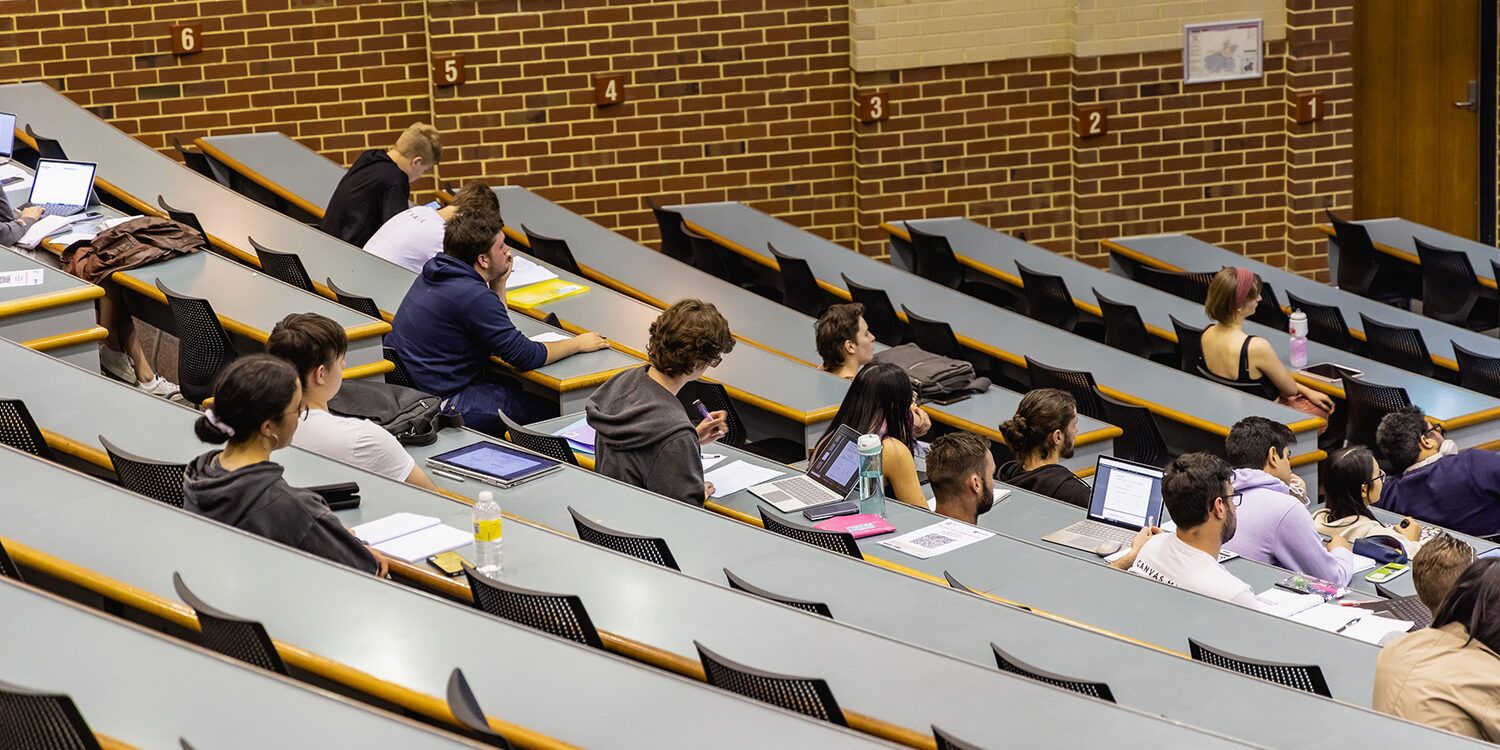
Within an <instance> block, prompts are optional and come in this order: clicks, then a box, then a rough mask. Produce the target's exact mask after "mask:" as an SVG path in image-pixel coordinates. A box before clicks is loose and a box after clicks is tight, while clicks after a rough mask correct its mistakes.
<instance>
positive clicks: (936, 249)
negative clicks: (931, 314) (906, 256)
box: [906, 224, 1021, 348]
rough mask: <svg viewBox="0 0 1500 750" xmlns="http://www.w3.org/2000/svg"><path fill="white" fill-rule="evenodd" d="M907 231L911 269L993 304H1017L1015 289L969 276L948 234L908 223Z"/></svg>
mask: <svg viewBox="0 0 1500 750" xmlns="http://www.w3.org/2000/svg"><path fill="white" fill-rule="evenodd" d="M906 231H907V233H908V234H910V235H911V245H912V265H913V269H912V270H914V271H915V272H916V274H917V275H918V276H921V277H922V278H924V279H927V280H928V281H931V282H934V283H937V284H942V285H943V286H946V287H948V288H949V289H956V290H958V291H959V292H962V293H964V294H967V295H969V296H970V297H975V298H977V299H982V300H984V301H985V302H988V303H990V304H992V305H998V306H1000V307H1005V308H1010V309H1012V310H1014V309H1016V308H1017V307H1018V306H1019V305H1020V302H1021V298H1020V297H1019V296H1018V295H1016V294H1015V293H1014V292H1011V291H1010V290H1008V289H1005V288H1003V287H1001V286H999V285H998V284H992V283H988V282H985V281H980V280H973V279H970V278H969V274H968V273H967V272H966V271H964V267H963V264H961V263H959V262H958V256H957V255H955V254H954V252H953V245H951V244H949V242H948V238H947V237H944V236H942V235H940V234H930V233H928V232H923V231H921V230H919V229H913V228H912V226H911V224H907V225H906ZM923 348H926V347H923Z"/></svg>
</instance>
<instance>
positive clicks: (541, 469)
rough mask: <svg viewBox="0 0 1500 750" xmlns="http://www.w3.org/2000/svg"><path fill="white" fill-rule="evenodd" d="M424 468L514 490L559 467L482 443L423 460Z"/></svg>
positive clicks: (549, 460)
mask: <svg viewBox="0 0 1500 750" xmlns="http://www.w3.org/2000/svg"><path fill="white" fill-rule="evenodd" d="M427 465H428V466H430V467H432V468H435V469H441V470H443V471H446V472H451V473H453V474H458V475H461V476H465V477H471V478H473V479H478V480H479V481H481V482H484V483H486V484H493V485H495V486H496V487H500V488H508V487H514V486H516V485H518V484H521V483H522V482H529V481H531V480H533V479H536V478H537V477H539V476H543V475H545V474H550V473H552V472H554V471H557V470H558V469H560V468H562V464H560V463H559V462H557V461H554V460H552V459H550V458H545V457H543V456H537V455H534V454H531V453H527V452H525V451H522V450H518V449H516V448H512V447H510V446H508V445H501V444H499V443H490V442H485V441H480V442H477V443H474V444H473V445H466V446H464V447H462V448H459V449H457V450H451V451H448V452H447V453H440V454H438V455H436V456H433V457H431V458H429V459H427Z"/></svg>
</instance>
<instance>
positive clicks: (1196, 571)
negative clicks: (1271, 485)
mask: <svg viewBox="0 0 1500 750" xmlns="http://www.w3.org/2000/svg"><path fill="white" fill-rule="evenodd" d="M1233 477H1234V472H1232V471H1230V469H1229V464H1227V463H1224V459H1222V458H1219V457H1218V456H1215V455H1213V454H1212V453H1188V454H1184V455H1182V456H1179V457H1178V458H1176V459H1174V460H1173V461H1172V463H1171V464H1170V465H1168V466H1167V470H1166V473H1165V474H1164V475H1163V476H1162V482H1161V496H1162V501H1163V502H1164V503H1165V505H1166V507H1167V512H1168V513H1171V514H1172V520H1173V521H1175V522H1176V523H1177V530H1176V531H1173V532H1170V533H1162V534H1155V535H1151V536H1150V538H1149V539H1146V540H1145V542H1144V544H1142V545H1141V546H1140V550H1139V552H1137V553H1136V556H1135V562H1134V563H1133V564H1131V566H1130V572H1131V573H1134V574H1135V575H1138V576H1141V577H1143V578H1150V579H1151V580H1153V581H1159V582H1161V583H1165V584H1167V585H1169V586H1176V587H1178V588H1182V589H1187V590H1189V591H1196V592H1198V593H1200V594H1203V595H1204V596H1211V597H1213V598H1215V599H1222V600H1223V601H1226V602H1232V603H1234V604H1238V605H1240V606H1242V607H1250V608H1251V609H1261V602H1260V599H1257V598H1256V596H1255V591H1254V589H1251V588H1250V584H1248V583H1245V582H1244V581H1241V580H1240V579H1238V578H1236V577H1235V576H1234V574H1233V573H1230V572H1229V571H1227V570H1225V569H1224V567H1223V566H1222V565H1220V564H1219V548H1220V547H1222V546H1223V545H1224V542H1227V541H1229V540H1230V539H1232V538H1234V533H1235V525H1236V515H1235V514H1236V512H1237V509H1238V506H1239V504H1240V501H1241V497H1240V494H1239V493H1237V492H1235V491H1234V487H1233V485H1231V484H1230V483H1229V480H1230V479H1232V478H1233ZM1139 538H1140V537H1139V536H1138V537H1137V539H1139Z"/></svg>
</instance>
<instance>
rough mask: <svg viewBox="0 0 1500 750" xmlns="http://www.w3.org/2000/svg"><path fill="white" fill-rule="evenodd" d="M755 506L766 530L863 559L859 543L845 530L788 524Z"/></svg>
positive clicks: (763, 508) (763, 507) (762, 507)
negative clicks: (827, 529)
mask: <svg viewBox="0 0 1500 750" xmlns="http://www.w3.org/2000/svg"><path fill="white" fill-rule="evenodd" d="M756 508H757V509H758V510H759V511H760V522H761V526H764V527H765V528H766V530H767V531H772V532H775V533H777V534H780V535H782V536H785V537H791V538H792V539H796V540H797V541H799V542H807V543H808V544H811V545H813V546H814V547H822V548H823V549H826V550H832V551H834V552H838V553H839V554H843V555H848V556H850V557H855V558H859V559H860V560H863V559H865V556H864V553H862V552H860V551H859V544H858V543H856V542H855V541H854V535H853V534H850V533H849V532H847V531H823V530H821V529H812V528H808V527H806V526H798V525H796V524H790V523H787V522H785V521H782V520H781V519H779V518H776V517H775V516H774V515H772V514H771V513H768V512H766V508H765V506H756Z"/></svg>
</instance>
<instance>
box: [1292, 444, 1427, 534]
mask: <svg viewBox="0 0 1500 750" xmlns="http://www.w3.org/2000/svg"><path fill="white" fill-rule="evenodd" d="M1326 467H1327V468H1326V469H1324V471H1323V474H1322V478H1323V507H1322V508H1319V509H1318V510H1317V512H1316V513H1313V524H1314V525H1315V526H1316V527H1317V529H1318V533H1319V534H1327V535H1328V536H1338V537H1343V538H1344V539H1347V540H1349V541H1350V542H1351V543H1352V542H1355V541H1358V540H1360V539H1364V538H1365V537H1370V536H1383V537H1389V538H1392V539H1395V540H1396V541H1397V543H1399V544H1400V545H1401V548H1402V549H1404V550H1406V555H1407V557H1411V556H1413V555H1415V554H1417V550H1419V549H1421V548H1422V541H1421V539H1422V527H1421V525H1419V524H1418V523H1417V522H1416V521H1415V520H1413V519H1412V518H1411V517H1410V516H1407V517H1406V518H1405V519H1404V520H1403V521H1402V522H1401V523H1400V524H1399V525H1396V526H1387V525H1385V524H1383V523H1381V522H1380V521H1379V520H1378V519H1376V518H1375V514H1374V513H1371V512H1370V506H1371V505H1374V504H1375V503H1377V502H1379V501H1380V490H1381V487H1382V486H1383V485H1384V484H1385V472H1383V471H1381V470H1380V466H1379V465H1377V464H1376V463H1375V455H1374V454H1373V453H1371V452H1370V449H1369V448H1366V447H1364V446H1363V445H1353V446H1350V447H1348V448H1340V449H1339V450H1336V451H1334V452H1333V455H1332V456H1330V457H1329V458H1328V463H1327V464H1326Z"/></svg>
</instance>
